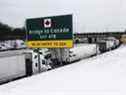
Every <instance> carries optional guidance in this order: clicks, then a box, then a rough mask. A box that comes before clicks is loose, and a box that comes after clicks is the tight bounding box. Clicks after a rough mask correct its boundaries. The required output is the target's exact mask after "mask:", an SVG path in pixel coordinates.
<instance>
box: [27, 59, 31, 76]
mask: <svg viewBox="0 0 126 95" xmlns="http://www.w3.org/2000/svg"><path fill="white" fill-rule="evenodd" d="M25 67H26V76H31V75H32V73H33V71H32V61H31V60H30V59H26V64H25Z"/></svg>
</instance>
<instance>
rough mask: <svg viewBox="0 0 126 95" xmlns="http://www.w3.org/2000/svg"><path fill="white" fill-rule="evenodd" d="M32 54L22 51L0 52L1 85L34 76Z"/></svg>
mask: <svg viewBox="0 0 126 95" xmlns="http://www.w3.org/2000/svg"><path fill="white" fill-rule="evenodd" d="M30 57H31V54H30V53H29V54H28V53H27V54H26V53H23V52H22V51H5V52H0V84H1V83H3V82H7V81H11V80H14V79H17V78H21V77H25V76H27V75H32V63H31V61H30Z"/></svg>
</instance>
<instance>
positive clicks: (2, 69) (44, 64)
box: [0, 36, 126, 84]
mask: <svg viewBox="0 0 126 95" xmlns="http://www.w3.org/2000/svg"><path fill="white" fill-rule="evenodd" d="M125 38H126V36H123V40H122V38H121V42H120V40H119V39H116V38H106V39H103V40H101V42H105V44H89V43H81V44H78V43H77V44H74V47H73V48H71V49H59V52H60V53H62V56H60V55H57V53H56V54H55V52H54V50H52V49H39V50H38V49H28V48H26V47H25V46H20V48H23V49H21V50H13V51H11V50H10V51H4V52H3V51H2V52H0V83H1V84H3V83H4V82H8V81H12V80H15V79H18V78H21V77H26V76H31V75H34V74H38V73H40V72H44V71H48V70H51V69H54V68H57V67H60V66H63V65H67V64H70V63H73V62H75V61H79V60H81V59H84V58H89V57H91V56H94V55H97V54H101V53H103V52H105V51H109V50H112V49H115V48H117V47H118V46H120V43H122V42H123V41H124V39H125ZM125 41H126V40H125ZM125 41H124V42H125ZM21 43H22V42H21ZM24 47H25V49H24ZM56 51H57V52H58V50H57V49H56ZM58 57H60V58H58ZM61 60H62V61H61Z"/></svg>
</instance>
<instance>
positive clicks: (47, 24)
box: [44, 18, 52, 28]
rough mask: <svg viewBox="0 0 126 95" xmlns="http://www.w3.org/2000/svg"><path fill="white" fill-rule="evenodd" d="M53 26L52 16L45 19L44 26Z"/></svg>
mask: <svg viewBox="0 0 126 95" xmlns="http://www.w3.org/2000/svg"><path fill="white" fill-rule="evenodd" d="M51 26H52V21H51V19H50V18H48V19H44V27H45V28H50V27H51Z"/></svg>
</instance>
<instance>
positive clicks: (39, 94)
mask: <svg viewBox="0 0 126 95" xmlns="http://www.w3.org/2000/svg"><path fill="white" fill-rule="evenodd" d="M125 58H126V46H124V45H123V46H121V47H119V48H118V49H116V50H114V51H111V52H107V53H104V54H101V55H98V56H95V57H93V58H89V59H84V60H82V61H79V62H77V63H74V64H71V65H68V66H64V67H61V68H58V69H55V70H51V71H49V72H45V73H42V74H38V75H35V76H32V77H29V78H25V79H21V80H18V81H14V82H11V83H8V84H5V85H1V86H0V95H126V91H125V89H126V62H125V60H126V59H125Z"/></svg>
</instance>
